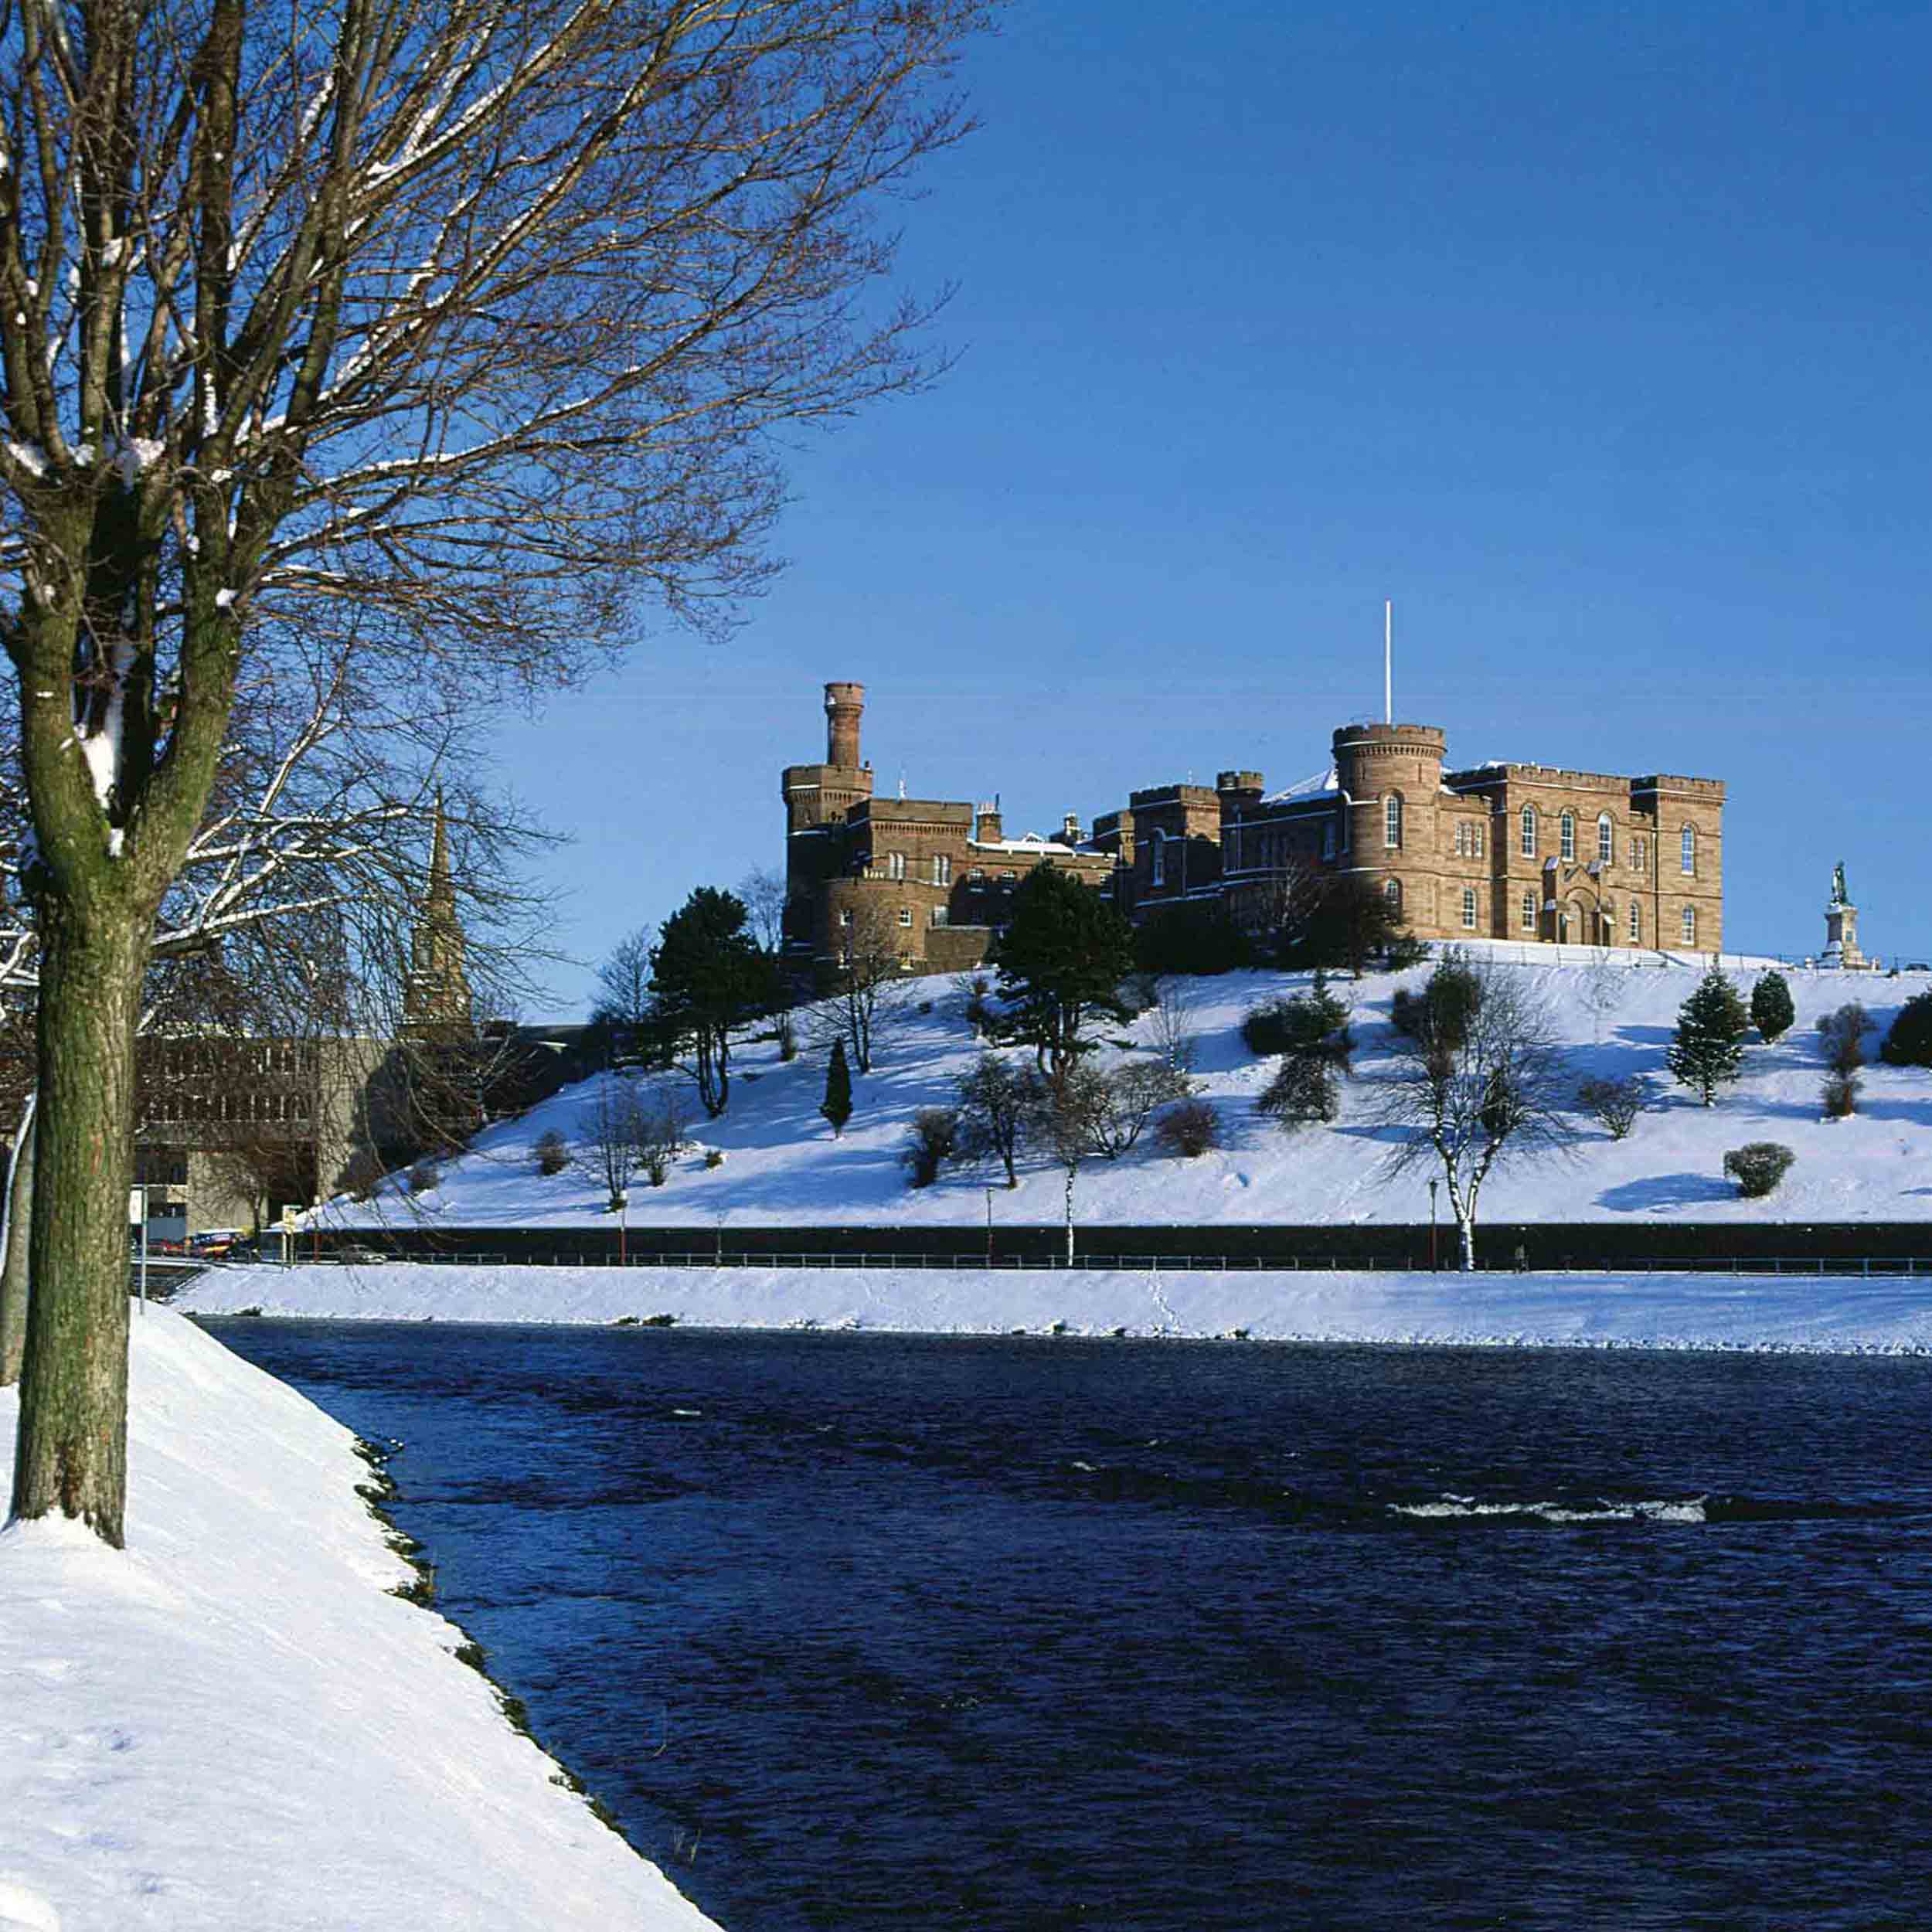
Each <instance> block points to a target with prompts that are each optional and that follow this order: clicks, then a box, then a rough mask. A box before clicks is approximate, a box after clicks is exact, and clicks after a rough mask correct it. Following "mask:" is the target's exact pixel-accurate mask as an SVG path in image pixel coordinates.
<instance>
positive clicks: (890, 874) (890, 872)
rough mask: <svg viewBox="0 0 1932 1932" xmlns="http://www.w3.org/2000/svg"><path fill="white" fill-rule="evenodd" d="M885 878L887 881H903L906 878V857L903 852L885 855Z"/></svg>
mask: <svg viewBox="0 0 1932 1932" xmlns="http://www.w3.org/2000/svg"><path fill="white" fill-rule="evenodd" d="M905 876H906V855H905V854H904V853H903V852H887V853H886V877H887V878H888V879H903V878H904V877H905Z"/></svg>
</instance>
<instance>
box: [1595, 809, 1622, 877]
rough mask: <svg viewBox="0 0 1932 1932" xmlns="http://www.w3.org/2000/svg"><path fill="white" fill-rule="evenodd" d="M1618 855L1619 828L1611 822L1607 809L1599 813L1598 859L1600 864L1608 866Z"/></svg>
mask: <svg viewBox="0 0 1932 1932" xmlns="http://www.w3.org/2000/svg"><path fill="white" fill-rule="evenodd" d="M1616 855H1617V830H1616V828H1615V827H1614V825H1611V822H1610V814H1609V813H1608V812H1607V811H1604V812H1599V813H1598V814H1597V862H1598V863H1599V864H1600V865H1605V866H1607V865H1608V864H1609V863H1610V862H1611V860H1612V859H1614V858H1615V857H1616Z"/></svg>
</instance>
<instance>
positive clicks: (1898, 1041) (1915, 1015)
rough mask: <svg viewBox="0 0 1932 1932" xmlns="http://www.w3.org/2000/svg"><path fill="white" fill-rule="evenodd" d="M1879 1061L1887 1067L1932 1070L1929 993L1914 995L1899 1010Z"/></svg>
mask: <svg viewBox="0 0 1932 1932" xmlns="http://www.w3.org/2000/svg"><path fill="white" fill-rule="evenodd" d="M1879 1059H1880V1060H1883V1061H1884V1062H1885V1063H1886V1065H1887V1066H1932V993H1914V994H1913V995H1912V997H1911V998H1910V999H1908V1000H1907V1001H1906V1002H1905V1004H1904V1005H1903V1006H1902V1007H1900V1009H1899V1016H1898V1018H1897V1019H1895V1020H1894V1021H1893V1022H1892V1030H1891V1032H1889V1033H1887V1034H1886V1036H1885V1044H1884V1045H1883V1046H1881V1047H1880V1048H1879Z"/></svg>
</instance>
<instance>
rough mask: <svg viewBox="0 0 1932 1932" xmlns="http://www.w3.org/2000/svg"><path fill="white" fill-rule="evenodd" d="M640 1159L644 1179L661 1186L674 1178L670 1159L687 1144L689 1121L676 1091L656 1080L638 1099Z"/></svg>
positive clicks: (674, 1157) (654, 1185)
mask: <svg viewBox="0 0 1932 1932" xmlns="http://www.w3.org/2000/svg"><path fill="white" fill-rule="evenodd" d="M637 1128H638V1164H639V1165H641V1167H642V1168H643V1169H644V1175H645V1179H646V1180H648V1182H650V1183H651V1185H652V1186H653V1187H662V1186H663V1185H664V1184H665V1182H666V1181H668V1179H670V1178H671V1163H672V1162H673V1161H675V1159H676V1158H678V1155H679V1153H680V1152H681V1151H682V1150H683V1148H685V1145H687V1144H688V1142H689V1138H690V1122H689V1121H688V1120H687V1119H686V1118H685V1111H684V1107H683V1104H682V1101H681V1100H680V1099H679V1096H678V1094H677V1093H676V1092H675V1090H673V1089H672V1087H670V1086H668V1084H667V1083H665V1082H664V1081H662V1080H660V1081H658V1082H655V1083H654V1084H653V1085H652V1087H651V1090H650V1091H649V1092H648V1093H647V1094H644V1095H643V1096H641V1097H640V1099H639V1100H638V1118H637Z"/></svg>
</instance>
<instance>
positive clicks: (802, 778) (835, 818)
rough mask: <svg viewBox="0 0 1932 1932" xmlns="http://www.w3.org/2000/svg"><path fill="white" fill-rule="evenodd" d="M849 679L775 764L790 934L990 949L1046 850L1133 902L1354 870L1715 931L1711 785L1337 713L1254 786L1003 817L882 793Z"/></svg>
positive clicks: (1430, 915) (1719, 871)
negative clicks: (1323, 752) (1322, 741)
mask: <svg viewBox="0 0 1932 1932" xmlns="http://www.w3.org/2000/svg"><path fill="white" fill-rule="evenodd" d="M864 708H865V690H864V687H863V686H862V685H856V684H828V685H826V686H825V713H826V719H827V734H826V735H827V742H826V757H825V763H824V764H820V765H792V766H789V767H787V768H786V770H785V772H784V777H783V781H782V785H781V790H782V793H783V795H784V802H785V811H786V832H787V840H786V846H787V865H786V880H787V886H788V887H789V889H790V895H791V910H790V912H789V914H788V924H787V947H788V951H790V953H791V956H792V957H794V959H795V960H797V961H798V962H799V963H800V964H805V963H807V962H808V961H809V962H810V963H811V964H814V965H815V966H818V967H819V968H827V967H832V966H835V965H836V964H838V961H839V960H840V959H841V958H842V957H844V956H845V955H846V954H849V951H850V949H851V947H852V943H853V937H854V935H855V934H870V935H876V934H878V933H879V932H880V931H881V930H886V931H889V932H890V933H891V934H894V935H896V940H897V943H898V945H899V951H900V964H902V965H903V967H904V968H905V969H906V971H915V972H943V971H957V970H959V969H960V968H963V967H967V966H971V965H973V964H976V963H978V961H980V960H981V959H983V958H984V957H985V956H986V954H987V952H988V950H989V949H990V947H991V946H992V942H993V940H994V937H995V934H997V932H998V929H999V927H1001V926H1002V925H1003V924H1004V923H1005V917H1006V916H1007V914H1006V908H1007V907H1008V906H1009V904H1010V901H1011V896H1012V890H1013V888H1014V886H1015V884H1016V883H1017V882H1018V881H1019V879H1021V878H1022V877H1023V876H1025V874H1026V872H1029V871H1030V870H1031V869H1032V868H1033V867H1034V866H1038V865H1042V864H1045V863H1047V862H1052V863H1053V864H1055V865H1056V866H1061V867H1063V868H1064V869H1066V870H1067V871H1069V872H1072V873H1073V876H1075V877H1077V878H1078V879H1080V880H1081V881H1082V882H1083V883H1085V884H1087V885H1089V886H1092V887H1093V888H1094V889H1095V890H1096V891H1101V892H1105V893H1109V894H1110V895H1111V896H1112V897H1113V899H1114V901H1115V903H1117V905H1118V906H1120V908H1121V911H1122V912H1123V913H1125V914H1126V915H1127V916H1128V917H1129V918H1131V919H1133V920H1136V921H1138V920H1144V919H1146V918H1148V917H1151V916H1152V915H1153V914H1154V913H1157V912H1158V911H1159V910H1161V909H1162V908H1163V907H1165V906H1175V905H1180V904H1188V903H1192V904H1201V903H1216V904H1219V905H1221V906H1224V907H1225V908H1226V910H1227V911H1228V912H1229V913H1230V914H1231V915H1232V916H1233V918H1234V919H1235V920H1236V921H1237V922H1238V923H1240V924H1241V925H1243V926H1244V927H1248V928H1250V930H1261V929H1263V928H1264V927H1267V926H1268V925H1269V924H1270V923H1273V921H1274V920H1275V919H1276V918H1277V917H1279V913H1280V910H1281V906H1282V905H1283V903H1284V900H1286V899H1287V897H1288V896H1289V895H1290V894H1291V893H1293V892H1294V891H1296V890H1298V889H1300V888H1301V886H1303V885H1304V884H1305V883H1306V882H1307V881H1308V880H1309V879H1320V878H1322V877H1333V876H1342V875H1352V876H1355V877H1357V878H1359V879H1362V880H1364V881H1366V883H1370V884H1372V886H1373V887H1374V888H1375V889H1376V890H1378V891H1379V892H1381V893H1384V894H1386V896H1387V897H1388V899H1389V901H1390V903H1392V904H1393V905H1394V906H1396V907H1397V908H1398V909H1399V910H1400V912H1401V913H1402V916H1403V920H1405V922H1406V924H1407V925H1408V927H1409V929H1410V931H1411V932H1413V933H1414V934H1416V935H1417V937H1420V938H1423V939H1447V940H1454V939H1462V938H1485V939H1502V940H1522V941H1524V942H1527V943H1536V942H1547V943H1550V944H1573V945H1587V946H1598V947H1645V948H1652V949H1656V950H1659V951H1692V952H1702V953H1713V952H1716V951H1720V950H1721V949H1722V947H1723V937H1724V891H1723V817H1724V787H1723V783H1722V781H1719V780H1717V779H1715V778H1694V777H1682V776H1679V775H1677V774H1672V773H1662V772H1654V773H1651V774H1647V775H1645V776H1643V777H1617V776H1614V775H1612V774H1607V773H1604V772H1596V771H1578V770H1571V769H1570V768H1569V767H1564V766H1551V765H1543V764H1527V763H1523V764H1519V763H1511V762H1504V763H1497V762H1492V763H1489V764H1481V765H1476V766H1472V767H1467V768H1464V769H1451V767H1450V766H1449V762H1448V746H1447V740H1446V739H1445V737H1444V733H1442V732H1441V731H1440V730H1437V728H1436V727H1435V726H1431V725H1416V724H1395V723H1383V724H1353V725H1344V726H1342V727H1341V728H1340V729H1339V730H1337V731H1336V732H1335V733H1334V735H1333V738H1332V743H1331V760H1330V763H1329V765H1328V769H1327V770H1326V771H1325V772H1324V773H1323V774H1321V776H1319V777H1315V778H1313V779H1311V780H1309V781H1308V782H1307V783H1305V784H1300V785H1295V786H1291V787H1289V788H1288V789H1287V790H1286V791H1276V792H1273V793H1270V792H1269V791H1267V788H1266V787H1265V784H1264V781H1263V777H1262V774H1260V772H1258V771H1251V770H1229V771H1223V772H1222V773H1221V774H1219V777H1217V778H1216V781H1215V782H1214V784H1213V785H1212V786H1207V785H1195V784H1168V785H1155V786H1151V787H1147V788H1146V789H1145V790H1141V791H1134V792H1131V793H1130V794H1128V802H1127V804H1126V805H1125V806H1124V808H1121V809H1119V810H1117V811H1108V812H1105V813H1103V814H1102V815H1100V817H1099V818H1097V819H1096V820H1095V821H1094V827H1093V831H1092V832H1091V834H1090V835H1083V833H1082V831H1081V828H1080V820H1079V818H1078V816H1077V815H1076V814H1073V813H1069V814H1068V815H1067V816H1066V819H1065V821H1064V822H1063V825H1062V828H1061V831H1060V834H1059V835H1058V836H1057V837H1056V838H1043V837H1041V836H1039V835H1037V834H1034V833H1029V834H1027V835H1026V836H1024V837H1022V838H1018V839H1009V838H1006V837H1005V834H1004V829H1003V827H1002V822H1001V819H1000V815H999V813H998V809H997V805H996V804H966V803H964V802H959V801H950V800H942V799H909V798H897V799H892V800H882V799H879V798H876V797H875V796H874V795H873V791H872V767H870V766H869V764H865V763H864V762H863V761H862V757H861V755H860V750H859V725H860V720H861V719H862V715H863V712H864Z"/></svg>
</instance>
